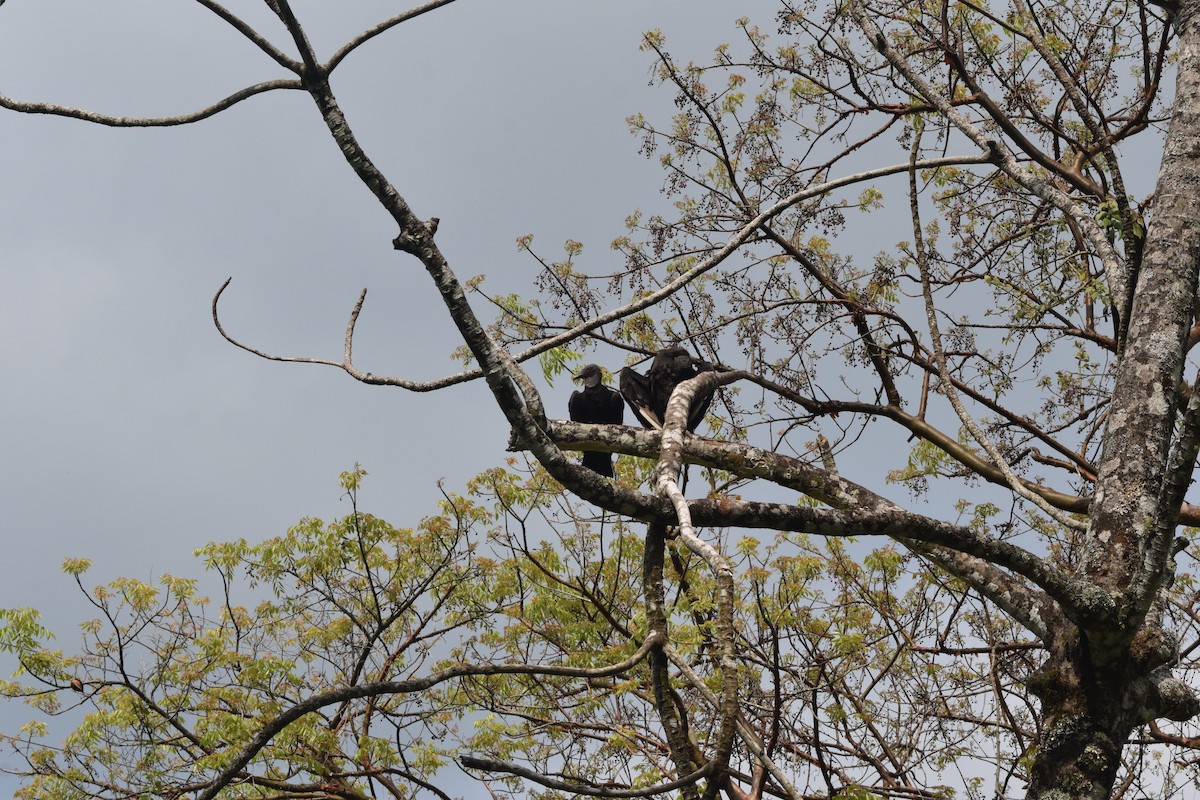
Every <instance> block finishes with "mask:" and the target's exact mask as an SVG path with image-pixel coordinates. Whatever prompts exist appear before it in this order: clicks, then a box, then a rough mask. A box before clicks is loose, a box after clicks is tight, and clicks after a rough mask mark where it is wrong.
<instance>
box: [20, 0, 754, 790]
mask: <svg viewBox="0 0 1200 800" xmlns="http://www.w3.org/2000/svg"><path fill="white" fill-rule="evenodd" d="M293 5H294V7H295V9H296V11H297V13H298V15H299V16H300V17H301V19H302V20H304V21H307V22H308V25H309V32H310V35H311V36H312V37H313V39H314V41H315V43H316V44H317V47H318V49H319V50H320V51H321V52H322V53H325V54H328V53H329V52H331V51H332V49H333V48H334V47H336V46H337V44H338V43H340V41H342V40H343V39H345V38H347V37H349V36H351V35H353V34H354V33H355V32H357V31H358V30H360V29H362V28H365V27H367V26H368V25H370V24H371V23H372V22H374V21H378V20H380V19H383V18H386V17H387V16H389V15H391V14H394V13H396V12H397V11H399V10H402V9H403V8H405V7H406V4H404V3H389V2H381V0H341V2H337V3H328V2H317V1H316V0H310V1H309V2H300V1H299V0H297V1H296V2H294V3H293ZM230 7H231V8H232V9H233V10H234V11H235V12H237V13H239V14H242V15H244V16H245V18H246V19H248V20H251V21H254V22H261V23H263V24H264V26H265V27H264V30H266V31H269V32H270V33H271V34H272V36H273V38H274V39H275V41H276V42H277V43H278V44H280V45H283V44H286V42H287V40H286V38H285V37H283V36H281V35H280V32H281V29H280V28H279V27H278V26H277V24H275V25H271V24H270V20H268V19H267V16H266V14H265V13H264V12H265V8H264V4H263V3H261V2H259V1H258V0H242V2H231V3H230ZM770 7H771V4H770V3H768V2H765V1H764V0H756V1H755V2H743V3H739V4H738V6H737V8H736V9H734V8H731V7H730V4H728V3H724V2H716V1H713V2H705V1H703V0H686V2H685V0H675V2H664V1H659V0H653V1H651V0H636V2H635V1H633V0H605V2H598V3H583V2H572V1H570V0H540V1H539V2H532V1H529V0H509V2H504V3H500V2H495V1H494V0H474V1H472V0H462V1H461V2H460V3H457V4H455V5H452V6H450V7H449V8H446V9H443V10H441V11H438V12H435V13H433V14H431V15H427V16H425V17H422V18H420V19H417V20H415V21H413V22H410V23H408V24H406V25H404V26H401V27H400V28H397V29H395V30H393V31H391V32H390V33H388V34H386V35H384V36H383V37H380V38H377V39H376V40H374V41H372V42H371V43H369V44H368V45H366V46H365V47H364V48H362V49H361V50H360V51H358V52H357V53H356V54H355V55H353V56H351V57H350V58H349V59H348V60H347V61H346V62H345V63H344V64H343V65H342V66H341V67H340V68H339V70H338V72H337V73H335V75H334V88H335V91H337V92H338V93H339V97H340V99H341V102H342V104H343V107H344V109H345V111H346V112H347V115H348V118H349V121H350V124H351V126H352V127H353V128H354V130H355V131H356V133H358V134H359V136H360V137H361V139H362V141H363V143H364V145H365V146H366V147H367V149H368V151H369V152H370V153H371V154H372V155H373V157H374V158H375V159H376V160H377V162H378V164H379V165H380V166H381V167H382V168H383V169H384V170H385V172H386V173H387V174H388V175H389V176H390V177H391V179H392V181H393V183H394V184H395V185H396V186H397V188H398V189H399V191H400V192H401V194H403V195H404V196H405V197H406V198H407V199H408V201H409V202H410V203H411V204H412V205H413V206H414V208H415V209H416V211H417V212H418V214H420V215H421V216H438V217H440V218H441V220H442V223H441V228H440V230H439V232H438V240H439V242H440V243H441V245H442V247H443V248H444V250H445V252H446V253H447V255H448V256H449V257H450V259H451V260H452V263H453V264H454V265H455V269H456V270H457V271H458V273H459V276H460V277H463V278H465V277H468V276H470V275H474V274H478V273H487V274H489V275H493V276H496V278H497V280H504V281H513V282H514V285H528V283H529V280H530V279H531V278H532V276H533V275H534V274H535V264H534V263H533V262H532V260H531V259H530V258H529V257H528V256H526V255H523V254H520V253H518V252H517V250H516V247H515V245H514V241H515V239H516V238H517V237H518V236H520V235H523V234H526V233H532V234H535V236H536V237H537V239H536V246H537V247H538V248H539V250H540V251H541V252H542V253H543V254H545V255H549V256H552V257H557V256H559V255H561V253H562V249H561V245H562V242H563V241H564V240H565V239H567V238H572V239H577V240H580V241H583V242H584V243H585V247H586V249H585V251H584V258H583V260H582V261H581V262H580V263H581V264H582V265H583V266H584V268H586V269H589V270H594V271H603V270H606V269H607V268H608V267H609V266H610V265H612V264H613V263H614V257H613V255H612V254H611V252H610V251H609V250H608V242H609V241H610V240H611V239H612V238H613V237H614V236H616V235H618V234H620V233H622V230H623V229H622V220H623V219H624V217H625V215H626V214H627V213H629V212H630V211H632V210H634V209H636V208H642V209H649V208H654V207H656V206H658V205H660V204H662V203H663V202H664V201H663V199H662V196H661V195H660V193H659V186H660V183H661V177H662V176H661V173H660V171H659V169H658V167H657V166H656V165H655V164H654V163H652V162H650V161H647V160H645V159H644V158H642V157H641V156H639V155H638V153H637V142H636V140H635V139H634V138H633V137H632V136H631V135H629V133H628V132H627V129H626V125H625V118H626V117H627V116H628V115H629V114H631V113H634V112H639V111H640V112H644V113H646V114H647V115H648V116H652V117H656V118H658V119H660V120H661V119H665V118H667V116H668V115H669V114H670V113H671V111H672V110H673V106H672V104H671V99H672V98H671V95H670V92H669V91H666V90H663V89H661V88H658V89H655V88H650V87H648V86H647V81H648V78H649V67H650V59H649V57H648V56H647V55H646V54H644V53H641V52H639V50H638V43H639V39H640V34H641V32H642V31H644V30H648V29H651V28H655V27H658V28H662V29H663V30H664V31H665V32H666V33H667V35H668V43H669V47H670V48H671V50H672V51H673V52H674V53H675V54H676V55H677V56H680V57H684V56H686V57H688V58H694V59H696V60H698V61H707V60H708V59H709V56H710V54H711V52H712V49H713V47H714V46H715V45H717V44H718V43H720V42H722V41H728V40H731V39H734V38H736V37H737V35H738V33H737V31H736V29H735V27H734V25H733V20H734V19H735V17H736V16H738V15H741V14H750V15H757V19H758V20H759V21H760V22H761V23H762V24H764V25H769V24H770V21H771V18H770V16H769V15H768V14H769V9H770ZM285 49H286V48H285ZM277 77H290V76H287V75H284V74H283V73H282V71H281V70H280V69H279V68H278V67H277V65H275V64H274V63H273V62H271V61H270V60H269V59H268V58H267V57H266V56H264V55H263V54H261V53H260V52H259V51H258V50H257V49H255V48H254V47H253V46H251V45H250V44H249V43H248V42H245V41H244V40H242V39H241V38H240V37H238V36H237V35H236V34H235V33H234V32H233V31H232V30H230V29H228V28H226V27H224V25H223V24H222V23H220V22H219V20H217V19H216V17H214V16H213V15H211V14H210V13H209V12H207V11H206V10H204V9H203V8H202V7H201V6H200V5H199V4H196V3H191V2H186V0H173V1H170V2H168V1H167V0H109V1H108V2H104V3H92V2H79V1H78V0H73V1H72V0H9V2H7V3H5V4H4V5H3V8H0V92H2V93H4V94H7V95H9V96H11V97H13V98H16V99H19V100H26V101H45V102H54V103H60V104H64V105H80V106H84V107H87V108H89V109H92V110H95V111H100V112H105V113H110V114H124V115H130V116H156V115H173V114H179V113H183V112H186V111H189V110H192V109H194V108H198V107H201V106H204V105H207V104H209V103H211V102H213V101H215V100H217V99H218V98H220V97H223V96H225V95H227V94H229V93H231V92H233V91H235V90H237V89H239V88H241V87H242V86H245V85H249V84H252V83H256V82H258V81H261V80H267V79H271V78H277ZM0 142H2V143H3V146H2V147H0V176H3V177H2V185H3V190H2V191H0V368H2V370H3V383H2V387H3V388H2V390H0V415H2V418H3V420H4V424H3V426H2V427H0V454H2V457H0V507H2V508H3V512H4V516H3V520H4V523H3V524H4V542H5V546H6V548H7V553H8V557H7V558H5V559H2V560H0V607H13V606H34V607H37V608H39V609H41V610H42V611H43V613H44V614H45V615H46V618H47V620H48V622H49V624H50V626H51V627H52V628H53V629H55V630H56V631H57V632H58V633H59V641H60V644H61V645H62V646H63V647H64V648H66V649H70V648H72V647H73V646H74V643H75V641H76V639H77V634H76V629H75V628H74V624H75V623H76V622H78V621H80V620H83V619H86V618H87V617H88V616H89V610H88V608H87V607H86V606H85V605H84V604H83V601H82V598H79V596H78V594H77V593H76V592H75V591H74V589H73V586H72V584H71V583H70V581H69V580H68V578H67V577H66V576H63V575H62V573H61V572H60V569H59V565H60V563H61V561H62V559H63V558H64V557H66V556H75V557H87V558H91V559H93V560H94V562H95V564H94V566H93V569H92V571H91V573H90V576H89V577H90V579H91V580H92V581H93V582H97V581H108V580H110V579H112V578H114V577H117V576H119V575H128V576H131V577H137V578H142V579H152V578H154V576H156V575H159V574H161V573H163V572H169V573H172V574H178V575H199V573H200V566H199V564H198V563H197V562H196V561H195V560H194V559H193V558H192V556H191V552H192V550H193V549H194V548H195V547H197V546H199V545H201V544H203V543H205V542H207V541H211V540H225V539H231V538H236V537H239V536H244V537H246V538H248V539H250V540H260V539H264V538H268V537H271V536H274V535H276V534H279V533H281V532H283V531H284V530H285V529H286V528H287V527H288V526H290V525H291V524H293V523H295V522H296V521H297V520H298V519H299V518H301V517H302V516H319V517H322V518H324V519H331V518H333V517H335V516H338V515H341V514H344V513H347V511H348V507H347V506H346V504H345V503H344V502H342V501H340V500H339V494H340V490H339V488H338V486H337V475H338V473H339V472H341V471H343V470H345V469H349V468H350V467H352V466H353V464H354V463H355V462H360V463H362V464H363V465H364V466H365V467H366V469H367V470H368V471H369V472H370V478H369V479H368V482H367V483H366V485H365V490H364V493H363V506H364V508H365V509H366V510H369V511H372V512H373V513H376V514H379V515H381V516H384V517H386V518H388V519H389V520H390V521H392V522H394V523H396V524H401V525H404V524H411V523H414V522H416V521H417V519H419V517H420V516H422V515H424V514H426V513H429V512H431V511H432V510H433V509H434V500H435V496H436V495H435V492H434V491H433V486H434V483H435V481H436V480H437V479H438V478H442V477H444V478H446V479H447V482H448V485H449V486H450V487H451V488H454V487H458V486H461V485H462V483H463V482H464V481H465V480H466V479H467V478H468V477H470V476H471V475H472V474H474V473H475V472H477V471H478V470H480V469H483V468H485V467H487V466H490V465H493V464H495V463H497V462H498V461H499V459H501V458H502V457H503V456H504V446H505V442H506V438H507V434H506V429H505V426H504V423H503V420H502V417H501V415H500V413H499V411H498V410H497V409H496V408H495V406H494V405H493V404H492V403H491V401H490V400H489V399H488V398H487V397H486V396H485V391H484V388H483V387H482V385H470V386H465V387H457V388H454V389H451V390H448V391H445V392H440V393H437V394H435V395H413V394H408V393H405V392H402V391H401V390H397V389H385V388H372V387H367V386H363V385H360V384H358V383H356V382H354V381H353V380H352V379H350V378H349V377H348V376H346V375H344V374H343V373H341V372H339V371H336V370H334V369H331V368H328V367H313V366H298V365H284V364H276V363H268V362H266V361H262V360H259V359H257V358H254V357H253V356H251V355H249V354H247V353H245V352H242V351H240V350H237V349H235V348H233V347H232V346H230V345H229V344H227V343H226V342H225V341H224V340H222V339H221V338H220V336H219V335H218V334H217V333H216V331H215V330H214V328H213V326H212V323H211V320H210V318H209V302H210V299H211V297H212V295H213V292H214V291H215V290H216V289H217V287H218V286H219V285H220V283H221V282H222V281H223V280H224V279H225V278H226V277H229V276H232V277H233V284H232V285H231V287H230V289H229V291H228V292H227V293H226V298H225V300H224V301H223V321H224V322H225V324H226V326H227V327H228V329H229V330H230V332H231V333H232V334H234V335H236V336H238V337H240V338H242V339H243V340H244V341H246V342H248V343H251V344H254V345H256V346H259V347H261V348H263V349H266V350H270V351H273V352H277V353H281V354H288V355H303V356H319V357H326V358H338V357H340V352H341V341H342V336H343V331H344V326H345V323H346V317H347V315H348V313H349V311H350V309H351V307H352V305H353V303H354V300H355V299H356V297H357V295H358V292H359V291H360V290H361V289H362V288H364V287H369V289H370V294H369V296H368V300H367V305H366V308H365V310H364V312H363V316H362V319H361V322H360V324H359V333H358V336H357V339H356V361H357V362H358V363H359V365H360V366H361V367H363V368H364V369H369V370H370V371H372V372H375V373H381V374H392V375H399V376H404V377H415V378H433V377H436V376H439V375H442V374H445V373H447V372H454V371H457V369H458V367H457V366H456V365H455V364H453V363H452V362H450V360H449V359H448V353H449V352H450V350H451V349H452V348H453V347H454V346H455V344H456V343H457V340H456V337H455V335H454V332H453V330H452V328H451V326H450V324H449V322H448V321H447V319H446V315H445V313H444V310H443V308H442V306H441V301H440V299H439V298H438V296H437V295H436V293H435V291H434V290H433V288H432V286H431V284H430V283H429V281H428V279H427V277H426V276H425V274H424V272H423V270H421V269H420V267H419V265H417V264H416V263H415V262H414V261H412V260H411V259H407V258H406V257H404V256H402V255H399V254H397V253H396V252H394V251H393V250H392V249H391V244H390V243H391V239H392V237H393V236H394V235H395V233H396V231H395V230H394V228H393V226H392V223H391V221H390V219H389V218H388V217H387V216H386V215H385V214H384V213H383V212H382V211H381V210H380V209H379V207H378V206H377V205H376V204H375V202H374V200H373V199H372V198H371V196H370V195H369V194H368V193H367V191H366V190H365V189H364V187H363V186H362V185H361V184H360V183H359V182H358V180H357V178H355V176H354V175H353V174H352V172H351V171H350V169H349V168H348V167H347V165H346V164H345V162H344V161H343V160H342V158H341V155H340V154H339V153H338V151H337V150H336V148H335V147H334V145H333V143H332V140H331V139H330V137H329V135H328V133H327V132H326V131H325V129H324V127H323V125H322V123H321V120H320V118H319V117H318V116H317V114H316V111H315V110H314V108H313V106H312V103H311V102H310V101H309V100H308V98H307V96H305V95H303V94H301V93H298V92H288V93H277V94H273V95H266V96H263V97H258V98H255V99H252V100H250V101H248V102H246V103H243V104H241V105H239V106H237V107H235V108H234V109H232V110H230V111H227V112H225V113H223V114H221V115H219V116H217V117H215V118H213V119H210V120H208V121H205V122H202V123H199V124H197V125H194V126H188V127H182V128H165V129H153V130H112V129H106V128H100V127H96V126H92V125H88V124H84V123H81V122H76V121H72V120H66V119H62V118H54V117H34V116H24V115H18V114H14V113H11V112H0ZM484 316H490V314H486V313H485V314H484ZM569 391H570V389H569V387H568V386H567V385H565V383H562V384H559V385H556V386H554V387H553V389H551V390H550V391H549V392H548V393H547V400H548V402H550V403H552V404H558V405H561V406H562V407H563V410H564V413H563V416H565V402H566V396H567V394H568V393H569ZM0 669H3V670H4V672H5V673H7V672H10V671H11V664H10V663H8V662H6V661H3V660H0ZM25 718H26V716H25V714H24V710H23V709H19V708H13V707H0V730H4V731H11V729H12V728H13V726H14V724H15V723H16V722H19V721H22V720H23V719H25ZM12 786H15V784H12V783H11V781H10V779H0V791H3V790H4V789H6V788H10V787H12Z"/></svg>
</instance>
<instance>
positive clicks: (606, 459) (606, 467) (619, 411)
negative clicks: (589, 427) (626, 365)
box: [567, 364, 625, 478]
mask: <svg viewBox="0 0 1200 800" xmlns="http://www.w3.org/2000/svg"><path fill="white" fill-rule="evenodd" d="M574 379H575V380H577V381H583V388H582V389H581V390H579V391H577V392H572V393H571V399H570V400H569V401H568V403H567V410H568V411H569V412H570V414H571V419H572V420H574V421H575V422H593V423H599V424H601V425H621V424H623V423H624V422H625V401H624V400H622V399H621V393H620V392H618V391H616V390H615V389H610V388H608V387H607V386H605V385H604V372H603V371H602V370H601V369H600V367H599V366H597V365H595V364H588V365H587V366H586V367H584V368H583V369H581V370H580V371H579V374H578V375H575V376H574ZM583 465H584V466H585V467H587V468H588V469H590V470H592V471H593V472H598V473H600V474H601V475H603V476H604V477H606V478H611V477H612V476H613V457H612V453H584V454H583Z"/></svg>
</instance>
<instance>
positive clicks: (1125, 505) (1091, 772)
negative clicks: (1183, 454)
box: [1028, 0, 1200, 800]
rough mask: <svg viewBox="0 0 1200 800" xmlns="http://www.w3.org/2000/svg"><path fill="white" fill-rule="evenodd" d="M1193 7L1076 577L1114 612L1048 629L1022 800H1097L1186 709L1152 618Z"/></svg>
mask: <svg viewBox="0 0 1200 800" xmlns="http://www.w3.org/2000/svg"><path fill="white" fill-rule="evenodd" d="M1197 8H1200V0H1182V2H1180V3H1179V4H1178V6H1177V7H1175V8H1174V9H1173V10H1174V11H1175V26H1176V33H1177V36H1178V46H1177V55H1178V61H1177V68H1178V75H1177V87H1176V96H1175V101H1174V108H1173V112H1172V115H1171V124H1170V128H1169V131H1168V134H1167V139H1166V143H1165V146H1164V153H1163V161H1162V166H1161V167H1160V170H1159V175H1158V183H1157V186H1156V189H1155V199H1154V205H1153V210H1152V213H1151V219H1150V227H1149V231H1148V234H1147V239H1146V244H1145V250H1144V254H1143V258H1142V263H1141V266H1140V271H1139V273H1138V276H1137V282H1136V294H1135V296H1134V303H1133V313H1132V317H1131V320H1130V326H1129V338H1128V341H1127V345H1126V347H1125V349H1124V352H1123V356H1122V361H1121V364H1120V365H1119V366H1118V369H1117V378H1116V385H1115V389H1114V392H1113V402H1112V407H1111V411H1110V415H1109V421H1108V425H1107V428H1106V431H1105V443H1104V453H1103V458H1102V461H1101V465H1100V474H1099V477H1098V482H1097V490H1096V494H1095V498H1094V500H1093V503H1092V507H1091V523H1090V528H1089V530H1088V541H1087V546H1086V548H1085V555H1084V560H1083V564H1082V567H1081V571H1082V573H1083V574H1082V576H1081V577H1085V578H1087V579H1088V580H1089V581H1090V582H1092V583H1094V584H1095V585H1097V586H1099V587H1100V588H1102V589H1103V590H1105V591H1106V592H1107V593H1108V594H1109V595H1110V596H1111V597H1112V598H1113V599H1114V601H1115V603H1114V607H1113V608H1112V610H1111V611H1106V612H1105V613H1102V614H1099V615H1097V616H1096V617H1095V618H1077V619H1074V620H1072V621H1071V622H1065V621H1064V622H1062V623H1061V624H1059V625H1056V626H1055V630H1053V631H1051V633H1050V635H1049V636H1048V637H1047V646H1048V648H1049V656H1048V658H1047V660H1046V663H1045V664H1044V665H1043V667H1042V668H1041V669H1040V670H1039V671H1038V672H1037V673H1036V674H1034V675H1033V676H1031V678H1030V680H1029V688H1030V689H1031V691H1033V692H1034V693H1035V694H1036V695H1037V696H1038V698H1039V699H1040V700H1041V703H1042V728H1041V731H1042V732H1041V735H1040V738H1039V740H1038V743H1037V750H1036V753H1035V754H1034V761H1033V767H1032V775H1031V780H1030V785H1029V790H1028V797H1030V798H1034V799H1035V800H1066V799H1067V798H1095V800H1105V799H1106V798H1108V797H1109V796H1110V793H1111V791H1112V787H1113V785H1114V783H1115V781H1116V777H1117V770H1118V768H1119V766H1120V759H1121V751H1122V748H1123V747H1124V745H1125V743H1126V742H1127V741H1128V738H1129V736H1130V734H1131V733H1132V732H1133V731H1134V730H1135V729H1136V728H1137V727H1138V726H1139V725H1142V724H1145V723H1147V722H1149V721H1150V720H1152V719H1155V718H1158V717H1169V718H1172V719H1188V718H1190V716H1192V715H1194V714H1195V713H1196V711H1197V702H1196V698H1195V696H1194V694H1193V693H1192V692H1191V691H1190V690H1189V689H1187V687H1185V686H1183V684H1182V683H1181V682H1179V681H1177V680H1175V679H1174V678H1172V677H1170V675H1169V673H1168V672H1167V670H1166V668H1165V667H1164V666H1163V665H1164V664H1166V663H1167V662H1169V661H1170V660H1171V659H1172V657H1173V656H1174V651H1175V649H1176V648H1175V643H1174V641H1173V640H1172V639H1171V637H1170V636H1169V635H1168V634H1166V633H1164V632H1163V631H1162V630H1161V629H1160V628H1159V620H1158V619H1157V614H1156V613H1154V608H1155V601H1156V600H1157V599H1158V596H1159V594H1160V593H1161V592H1162V591H1163V590H1164V586H1165V585H1169V581H1170V576H1171V574H1172V568H1173V563H1172V558H1171V556H1172V554H1171V541H1172V539H1173V537H1174V530H1175V526H1176V522H1177V516H1178V507H1177V504H1176V505H1174V506H1172V504H1171V503H1169V502H1168V503H1164V502H1161V501H1162V499H1163V498H1164V497H1171V496H1172V494H1173V493H1172V492H1170V491H1169V486H1170V480H1171V478H1170V475H1169V468H1168V465H1169V463H1170V462H1171V450H1172V446H1173V444H1174V441H1173V438H1174V436H1175V430H1176V425H1177V422H1178V412H1179V397H1180V395H1179V386H1180V381H1181V379H1182V373H1183V367H1184V358H1185V355H1186V341H1187V335H1188V331H1189V329H1190V327H1191V325H1192V323H1193V322H1194V319H1193V307H1194V301H1195V296H1196V276H1197V265H1198V263H1200V35H1198V31H1197V26H1196V25H1195V20H1194V18H1195V16H1196V13H1195V12H1196V10H1197ZM1190 468H1191V467H1190V465H1185V469H1190Z"/></svg>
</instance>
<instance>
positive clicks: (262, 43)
mask: <svg viewBox="0 0 1200 800" xmlns="http://www.w3.org/2000/svg"><path fill="white" fill-rule="evenodd" d="M196 2H197V3H199V4H200V5H202V6H204V7H205V8H207V9H208V10H209V11H211V12H213V13H214V14H216V15H217V16H218V17H220V18H221V19H223V20H225V21H226V22H227V23H229V25H230V26H231V27H232V28H233V29H234V30H236V31H237V32H238V33H240V34H242V36H245V37H246V38H247V39H249V40H250V41H251V42H253V43H254V45H255V46H256V47H258V49H259V50H262V51H263V52H264V53H266V54H267V55H269V56H270V57H271V58H273V59H274V60H275V62H276V63H278V64H279V65H280V66H281V67H283V68H284V69H286V70H288V71H289V72H294V73H296V74H297V75H299V74H300V62H299V61H296V60H295V59H293V58H289V57H288V55H287V54H286V53H284V52H283V51H282V50H280V49H279V48H278V47H276V46H275V45H273V44H271V42H270V41H269V40H267V38H266V37H265V36H263V35H262V34H260V33H259V32H258V31H256V30H254V28H252V27H250V26H249V25H247V24H246V23H245V22H244V21H242V19H241V18H239V17H238V16H237V15H236V14H234V13H233V12H232V11H230V10H229V9H227V8H225V7H224V6H223V5H221V4H220V3H218V2H216V0H196Z"/></svg>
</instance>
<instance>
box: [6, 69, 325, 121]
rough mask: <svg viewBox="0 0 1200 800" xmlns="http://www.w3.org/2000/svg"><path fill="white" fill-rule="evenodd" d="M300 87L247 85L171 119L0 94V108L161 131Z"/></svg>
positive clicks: (286, 82)
mask: <svg viewBox="0 0 1200 800" xmlns="http://www.w3.org/2000/svg"><path fill="white" fill-rule="evenodd" d="M303 88H304V86H303V85H302V84H301V83H300V81H299V80H295V79H292V78H280V79H278V80H273V81H263V82H262V83H256V84H254V85H253V86H247V87H246V88H245V89H242V90H241V91H237V92H234V93H233V94H231V95H229V96H228V97H226V98H224V99H222V100H219V101H217V102H216V103H213V104H212V105H210V106H206V107H205V108H202V109H200V110H199V111H193V112H191V113H189V114H179V115H178V116H174V117H114V116H111V115H109V114H99V113H97V112H95V111H88V110H86V109H83V108H75V107H73V106H60V105H56V104H55V103H26V102H23V101H21V100H14V99H13V98H11V97H9V96H8V95H4V94H0V108H7V109H9V110H10V111H18V112H20V113H22V114H49V115H51V116H56V117H68V118H70V119H78V120H82V121H83V122H90V123H92V124H94V125H105V126H107V127H110V128H163V127H170V126H172V125H188V124H191V123H193V122H199V121H201V120H204V119H208V118H209V117H211V116H213V115H215V114H219V113H221V112H222V111H224V110H226V109H227V108H230V107H232V106H235V105H237V104H238V103H240V102H242V101H243V100H247V99H249V98H251V97H254V96H255V95H259V94H264V93H266V92H272V91H275V90H276V89H303Z"/></svg>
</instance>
